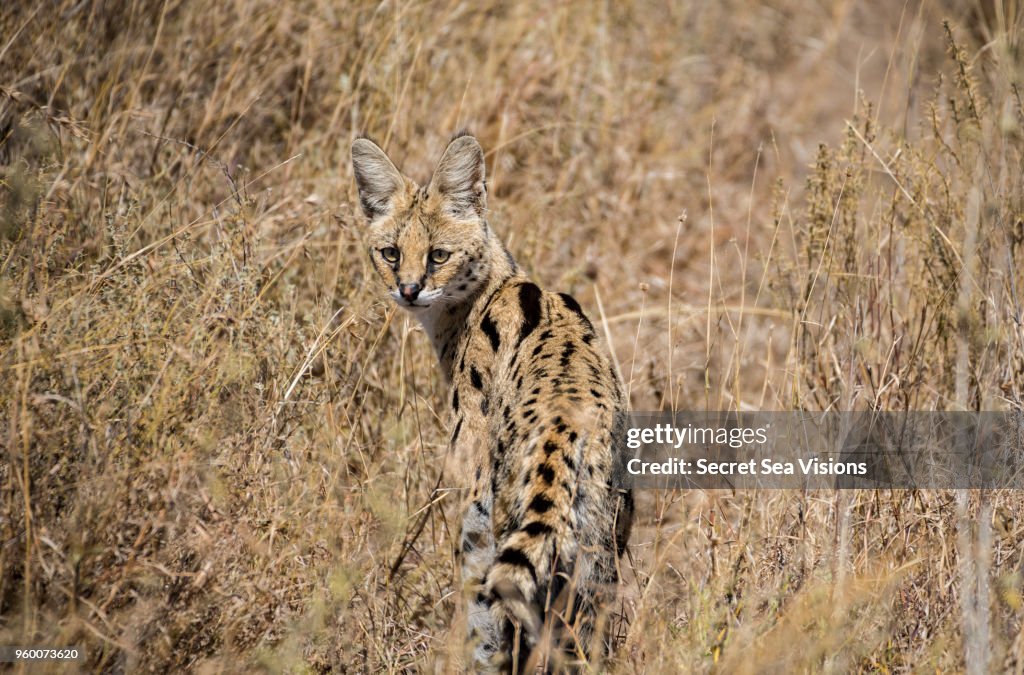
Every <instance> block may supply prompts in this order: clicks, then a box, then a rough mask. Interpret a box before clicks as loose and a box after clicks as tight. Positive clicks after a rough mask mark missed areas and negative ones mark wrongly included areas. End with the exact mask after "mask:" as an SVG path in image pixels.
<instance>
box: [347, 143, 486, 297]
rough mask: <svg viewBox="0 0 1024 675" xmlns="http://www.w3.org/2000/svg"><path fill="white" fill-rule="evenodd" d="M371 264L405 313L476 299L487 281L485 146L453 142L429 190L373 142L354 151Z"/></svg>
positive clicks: (354, 146) (356, 147)
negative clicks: (366, 221)
mask: <svg viewBox="0 0 1024 675" xmlns="http://www.w3.org/2000/svg"><path fill="white" fill-rule="evenodd" d="M352 164H353V167H354V168H355V175H356V183H357V184H358V186H359V200H360V202H361V204H362V207H363V212H364V213H365V214H366V217H367V219H368V220H369V221H370V230H369V233H368V241H369V245H370V251H369V252H370V259H371V260H372V261H373V265H374V267H375V268H376V269H377V272H378V273H379V274H380V276H381V278H382V279H383V280H384V283H385V284H386V285H387V287H388V292H389V293H390V295H391V297H392V298H394V300H395V302H397V303H398V304H399V306H401V307H403V308H405V309H408V310H411V311H419V310H423V309H425V308H429V307H436V306H439V304H440V305H444V304H449V303H452V304H454V303H459V302H461V301H462V300H464V299H465V298H467V297H469V296H471V295H472V294H473V293H474V292H475V291H476V290H477V289H478V288H479V286H480V284H481V283H483V281H484V280H485V279H486V277H487V272H488V270H487V267H486V266H487V264H488V263H487V260H486V257H487V256H486V244H487V241H488V239H489V237H490V236H491V235H490V233H489V230H488V228H487V224H486V222H485V221H484V217H483V215H484V210H485V207H486V197H485V190H484V161H483V152H482V151H481V149H480V144H479V143H477V141H476V139H474V138H473V137H471V136H460V137H458V138H456V139H455V140H453V141H452V142H451V143H450V144H449V145H448V149H447V150H445V153H444V156H443V157H442V158H441V161H440V162H439V163H438V166H437V169H436V170H435V172H434V175H433V178H432V179H431V180H430V183H429V184H428V185H427V186H426V187H423V188H421V187H419V186H418V185H416V183H414V182H413V181H412V180H410V179H409V178H406V177H405V176H403V175H402V174H401V173H400V172H399V171H398V169H396V168H395V165H394V164H392V163H391V160H389V159H388V158H387V155H385V154H384V152H383V151H382V150H381V149H380V148H379V147H377V146H376V145H375V144H374V143H373V142H372V141H370V140H367V139H364V138H361V139H359V140H357V141H356V142H355V143H353V145H352Z"/></svg>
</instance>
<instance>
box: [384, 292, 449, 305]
mask: <svg viewBox="0 0 1024 675" xmlns="http://www.w3.org/2000/svg"><path fill="white" fill-rule="evenodd" d="M441 295H442V291H441V290H440V289H434V290H429V291H421V292H420V293H419V295H417V296H416V297H415V298H412V299H411V300H410V299H409V298H407V297H405V296H403V295H402V294H401V293H399V292H398V291H392V292H391V297H392V298H394V300H395V302H396V303H397V304H398V306H399V307H401V308H402V309H408V310H417V309H428V308H429V307H431V306H432V305H433V304H434V303H435V302H436V301H437V300H438V298H440V297H441Z"/></svg>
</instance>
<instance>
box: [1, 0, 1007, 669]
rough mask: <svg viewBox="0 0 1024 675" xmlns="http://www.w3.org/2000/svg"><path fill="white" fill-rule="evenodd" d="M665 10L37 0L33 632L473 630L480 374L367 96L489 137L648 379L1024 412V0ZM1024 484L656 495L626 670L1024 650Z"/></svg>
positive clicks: (200, 662) (337, 641)
mask: <svg viewBox="0 0 1024 675" xmlns="http://www.w3.org/2000/svg"><path fill="white" fill-rule="evenodd" d="M667 5H668V6H653V5H640V4H636V5H634V4H632V3H590V2H567V3H558V4H557V5H555V6H553V7H549V6H548V3H507V4H506V3H498V2H491V3H487V2H484V3H455V2H436V3H415V2H400V3H388V2H385V3H380V4H375V3H349V4H347V5H345V6H340V5H338V4H336V3H329V2H327V1H326V0H305V1H303V2H295V3H291V2H269V1H265V0H254V1H253V2H244V3H243V2H221V3H215V2H209V1H205V0H195V1H193V2H186V1H184V0H166V1H165V2H156V1H155V0H153V1H151V0H59V1H54V2H50V3H33V2H18V1H14V2H5V3H3V6H2V8H0V194H2V198H0V199H2V204H0V206H2V209H0V407H2V409H3V414H2V415H0V439H2V440H0V444H2V447H3V450H2V452H3V454H2V457H3V459H2V461H0V485H2V489H3V492H2V503H3V506H2V508H0V575H2V576H0V644H35V645H57V644H79V645H82V646H84V647H85V649H86V651H87V654H88V660H87V662H86V665H87V668H88V669H90V670H96V671H113V672H122V671H127V672H135V671H150V670H153V671H164V670H168V669H174V670H176V669H180V668H190V669H194V670H197V671H201V672H232V671H238V670H265V671H270V672H276V671H280V670H290V671H293V672H297V671H316V672H321V671H328V670H333V671H337V672H378V671H391V672H394V671H405V670H447V669H450V668H452V667H454V665H455V664H456V663H457V660H458V651H459V649H458V633H459V629H458V627H457V626H456V627H453V626H452V623H453V616H454V609H455V607H456V605H457V604H458V603H457V592H456V591H455V588H456V585H455V579H456V571H455V569H454V565H453V558H452V531H453V530H454V529H455V528H456V527H457V514H456V510H455V509H454V508H453V506H454V504H455V502H457V500H458V497H457V495H454V494H452V493H450V492H447V491H444V490H440V491H437V490H435V486H436V485H437V481H438V467H439V466H440V463H441V459H442V457H443V454H444V446H443V443H444V438H445V434H444V431H443V427H444V419H445V414H446V413H445V409H444V404H443V399H444V397H443V391H442V390H443V385H442V383H441V382H440V381H439V377H438V374H437V372H436V369H435V367H434V363H433V357H432V354H431V353H430V349H429V345H428V344H427V343H426V340H425V339H424V337H423V336H422V334H420V331H419V330H418V328H416V327H415V325H414V324H413V323H411V322H410V321H408V320H407V319H406V317H404V316H403V315H401V314H395V312H394V311H393V309H392V308H391V306H390V305H389V304H388V303H387V302H385V300H384V298H383V296H382V294H381V293H380V289H379V287H378V286H377V285H376V280H375V279H374V278H373V273H372V270H370V268H369V266H368V264H367V260H366V257H365V253H364V251H363V245H362V243H361V230H360V227H361V220H360V218H359V217H357V214H356V207H355V200H354V196H355V195H354V193H353V189H354V188H353V185H352V179H351V175H350V168H349V164H348V147H349V143H350V142H351V140H352V139H353V138H354V137H355V135H356V134H357V133H359V132H361V131H367V132H369V133H371V134H372V135H373V136H374V137H375V138H377V139H378V140H379V141H381V142H382V143H383V144H384V145H385V146H386V147H387V149H388V150H389V151H390V152H391V153H393V155H394V156H396V157H397V158H398V159H399V160H400V163H402V164H403V165H404V168H405V169H406V170H407V171H408V172H410V173H412V174H413V175H418V176H420V177H421V178H422V177H424V176H425V174H426V173H427V171H429V168H430V166H431V164H432V162H434V161H435V160H436V159H437V157H438V156H439V153H440V151H441V149H442V148H443V145H444V143H445V142H446V141H447V138H448V135H449V134H450V133H451V132H453V131H455V130H457V129H459V128H462V127H468V128H470V129H472V130H473V131H474V132H475V133H476V134H477V136H478V137H479V138H480V139H481V141H482V143H483V145H484V147H485V149H487V150H489V153H490V154H489V155H488V167H489V171H490V189H491V195H492V198H491V208H492V222H493V224H494V225H495V227H496V228H497V230H498V231H499V232H500V233H502V234H503V236H504V237H505V238H506V240H507V242H508V244H509V246H510V248H511V249H512V250H513V251H514V252H515V253H516V255H517V257H518V259H519V260H520V261H521V262H522V263H523V264H524V265H525V266H526V268H527V269H528V270H530V271H531V272H532V273H533V274H534V276H536V277H537V278H538V279H539V280H541V281H542V282H543V283H544V284H545V285H547V286H550V287H557V288H558V289H559V290H564V291H569V292H572V293H574V294H576V295H577V296H578V297H579V298H580V300H581V302H582V303H583V304H584V306H585V307H586V308H587V309H588V311H589V312H590V313H591V314H592V315H597V314H598V313H599V309H598V308H599V307H600V308H601V309H600V314H601V318H603V320H604V324H605V325H606V326H607V330H608V332H609V338H610V341H611V344H612V346H613V347H614V351H615V354H616V356H617V359H618V361H619V363H620V366H621V369H622V370H623V372H624V374H625V375H626V377H627V379H628V382H629V387H630V392H631V397H632V403H633V407H634V408H635V409H638V410H645V409H646V410H652V409H661V408H668V407H673V406H674V407H677V408H703V407H708V408H710V409H722V408H741V409H744V408H754V409H765V410H770V409H776V410H785V409H794V408H807V409H821V408H825V407H834V408H844V409H863V408H880V409H940V410H942V409H1007V408H1018V409H1019V408H1020V406H1021V395H1022V392H1021V389H1022V387H1024V326H1022V314H1021V301H1020V297H1021V294H1024V273H1022V271H1021V270H1022V269H1024V183H1022V181H1024V178H1022V171H1021V166H1022V162H1024V106H1022V102H1021V99H1022V92H1021V89H1020V86H1021V81H1022V78H1021V75H1022V74H1024V55H1022V52H1021V50H1022V48H1024V44H1022V35H1024V18H1022V7H1021V5H1020V3H1018V2H1016V1H1015V0H992V1H986V2H983V3H982V4H980V5H975V4H972V3H953V2H952V1H950V2H948V3H944V2H941V1H933V2H922V3H920V4H918V3H916V2H908V3H906V4H905V5H904V4H901V3H897V2H885V1H883V0H873V1H871V2H852V1H847V2H836V3H833V4H831V5H829V6H828V7H823V6H822V5H821V3H817V2H811V1H809V0H782V1H781V2H777V3H771V6H768V5H767V4H761V3H758V2H754V1H753V0H728V1H726V2H721V3H716V4H710V3H698V2H687V3H667ZM945 18H948V19H949V21H950V24H949V28H948V29H945V28H944V27H943V24H942V20H943V19H945ZM680 214H685V216H684V217H682V218H681V217H680ZM1022 506H1024V500H1022V499H1021V497H1020V496H1019V495H1016V494H1005V493H985V494H980V493H972V494H969V495H968V494H952V493H945V492H933V491H921V492H896V493H883V492H863V493H840V494H830V493H821V492H818V493H806V494H805V493H794V492H760V493H735V494H734V493H725V492H713V493H689V494H678V493H668V492H662V493H645V494H643V495H642V496H641V500H640V509H639V516H638V518H639V520H638V524H637V527H636V529H635V534H634V539H633V544H632V547H631V558H630V560H629V561H628V564H627V566H626V567H627V569H626V576H627V583H626V585H625V593H624V597H623V601H622V604H621V616H619V617H618V619H617V621H616V626H615V627H616V629H617V635H618V637H619V642H620V644H619V647H618V649H617V651H616V653H615V656H614V658H613V661H612V663H610V664H608V666H609V667H610V668H611V669H612V670H615V671H617V672H677V671H683V672H689V671H709V670H720V671H722V672H755V671H757V672H764V671H774V672H803V671H820V670H828V671H833V672H843V671H850V670H868V671H886V672H888V671H909V670H921V671H925V670H927V671H932V672H934V671H935V670H940V671H960V670H965V669H966V670H972V671H975V672H982V671H984V670H985V669H986V668H989V667H993V668H994V667H996V666H995V664H996V663H997V662H998V659H999V658H1000V656H1001V654H1002V653H1003V652H1004V651H1005V650H1006V648H1007V646H1008V644H1009V643H1010V642H1011V641H1012V639H1013V637H1014V635H1015V634H1016V632H1017V630H1018V629H1019V626H1020V621H1021V616H1020V610H1021V604H1022V603H1021V577H1020V567H1021V563H1022V560H1021V546H1020V541H1021V535H1022V531H1024V520H1022V518H1024V513H1022Z"/></svg>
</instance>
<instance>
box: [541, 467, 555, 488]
mask: <svg viewBox="0 0 1024 675" xmlns="http://www.w3.org/2000/svg"><path fill="white" fill-rule="evenodd" d="M537 476H538V477H539V478H543V479H544V482H545V483H547V484H548V485H551V484H552V483H554V482H555V469H554V468H553V467H552V466H551V465H549V464H541V465H540V466H538V467H537Z"/></svg>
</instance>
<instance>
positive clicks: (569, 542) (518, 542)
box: [486, 417, 586, 663]
mask: <svg viewBox="0 0 1024 675" xmlns="http://www.w3.org/2000/svg"><path fill="white" fill-rule="evenodd" d="M585 442H586V441H585V439H584V438H582V437H578V436H577V434H576V433H574V432H571V431H567V428H566V425H565V424H564V423H563V421H562V419H561V418H559V417H556V418H555V419H554V423H553V425H552V427H551V428H550V430H549V431H548V432H546V433H544V434H542V435H541V436H540V437H538V438H536V439H535V440H534V442H533V443H532V446H533V449H532V452H530V453H528V456H529V463H528V465H527V466H525V467H522V470H523V475H524V479H522V480H521V481H520V482H518V483H517V487H519V486H521V492H520V494H519V495H517V497H516V499H515V500H512V501H514V502H515V503H517V504H518V505H519V508H518V509H516V511H517V514H516V515H517V516H518V518H517V520H518V522H519V523H520V524H519V526H518V527H517V528H516V529H514V530H512V531H511V532H509V533H508V534H507V535H506V536H505V537H503V538H502V539H500V540H499V541H498V542H496V543H497V555H496V557H495V560H494V564H493V565H492V567H491V568H490V570H489V572H488V574H487V581H486V591H487V593H488V594H489V595H490V596H491V597H492V598H494V600H495V602H496V603H497V604H499V605H500V606H501V607H503V608H504V610H505V611H506V613H507V614H508V616H509V617H510V618H512V619H514V620H515V622H516V623H518V627H517V628H518V630H519V632H520V635H519V638H518V639H516V638H515V637H514V636H509V637H510V638H511V639H512V642H513V643H517V644H520V645H524V646H525V647H527V648H529V649H532V648H534V647H535V646H536V645H537V644H538V643H539V642H541V641H542V640H547V641H550V640H552V639H553V640H555V641H556V642H557V641H562V640H561V639H560V638H559V636H558V635H557V633H558V632H564V627H563V631H559V630H558V629H555V633H556V634H555V635H552V631H551V630H545V627H546V624H545V617H546V616H554V614H555V613H557V614H558V615H559V617H560V620H562V621H564V620H568V619H569V618H570V617H571V616H572V615H574V614H578V613H579V611H580V609H581V608H580V607H575V608H574V607H573V606H572V603H573V602H574V598H576V597H577V593H576V589H575V587H576V585H577V584H576V582H577V580H578V579H577V577H578V576H579V575H580V573H581V572H583V570H581V569H579V565H578V564H577V563H578V558H579V556H578V555H577V553H578V551H577V548H578V545H579V542H578V541H577V538H576V537H575V536H573V522H574V518H573V508H574V502H575V501H576V499H577V496H578V490H579V489H580V481H579V475H580V469H581V468H582V467H583V450H584V444H585ZM577 604H578V603H577ZM551 609H556V610H557V612H550V611H549V610H551ZM549 624H550V622H549ZM547 627H548V628H550V625H548V626H547ZM545 634H546V635H545ZM572 641H573V642H578V640H576V639H573V640H572ZM580 646H582V645H580ZM574 651H575V650H574ZM526 658H527V655H526V654H522V655H521V656H520V663H523V661H524V660H525V659H526Z"/></svg>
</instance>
